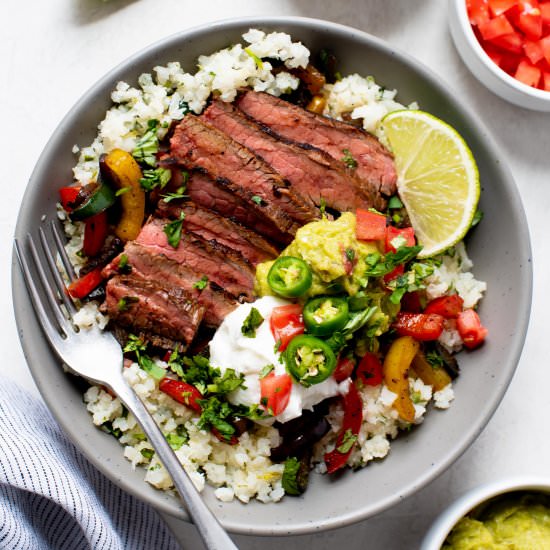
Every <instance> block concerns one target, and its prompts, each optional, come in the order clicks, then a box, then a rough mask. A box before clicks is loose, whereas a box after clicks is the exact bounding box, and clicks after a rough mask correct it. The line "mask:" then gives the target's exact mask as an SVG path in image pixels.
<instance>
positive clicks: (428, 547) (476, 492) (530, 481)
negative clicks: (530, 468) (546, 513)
mask: <svg viewBox="0 0 550 550" xmlns="http://www.w3.org/2000/svg"><path fill="white" fill-rule="evenodd" d="M516 491H528V492H540V493H544V494H548V495H550V477H542V476H522V477H515V478H511V479H510V478H508V479H502V480H500V481H494V482H491V483H488V484H485V485H480V486H478V487H474V488H473V489H470V490H469V491H468V492H467V493H465V494H464V495H462V496H461V497H460V498H459V499H458V500H456V501H454V502H453V504H451V505H450V506H449V507H448V508H446V509H445V510H444V511H443V512H442V513H441V514H440V515H439V516H438V517H437V519H436V520H435V522H434V523H433V524H432V526H431V527H430V530H429V531H428V532H427V533H426V535H425V537H424V539H423V541H422V545H421V547H420V550H440V549H441V546H442V545H443V543H444V542H445V539H446V538H447V535H448V534H449V533H450V532H451V530H452V528H453V527H454V526H455V525H456V524H457V523H458V521H459V520H460V519H461V518H463V517H464V516H465V515H466V514H467V513H468V512H470V511H471V510H473V509H474V508H475V507H476V506H478V505H480V504H482V503H484V502H486V501H488V500H490V499H492V498H494V497H497V496H499V495H504V494H506V493H511V492H516Z"/></svg>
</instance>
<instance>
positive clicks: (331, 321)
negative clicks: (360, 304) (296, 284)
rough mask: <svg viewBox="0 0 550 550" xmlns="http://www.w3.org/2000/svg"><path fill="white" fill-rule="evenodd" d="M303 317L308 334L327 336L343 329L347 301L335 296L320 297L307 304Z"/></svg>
mask: <svg viewBox="0 0 550 550" xmlns="http://www.w3.org/2000/svg"><path fill="white" fill-rule="evenodd" d="M303 316H304V323H305V325H306V328H307V331H308V332H309V333H310V334H314V335H315V336H328V335H329V334H332V333H334V332H336V331H338V330H340V329H341V328H343V327H344V326H345V325H346V323H347V322H348V320H349V306H348V301H347V300H346V299H344V298H338V297H336V296H320V297H318V298H314V299H313V300H310V301H309V302H307V304H306V305H305V307H304V313H303Z"/></svg>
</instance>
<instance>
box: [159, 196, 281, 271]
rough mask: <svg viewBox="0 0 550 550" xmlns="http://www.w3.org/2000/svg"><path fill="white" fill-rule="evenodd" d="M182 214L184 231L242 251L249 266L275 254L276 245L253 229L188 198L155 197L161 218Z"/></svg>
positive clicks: (272, 257) (176, 217)
mask: <svg viewBox="0 0 550 550" xmlns="http://www.w3.org/2000/svg"><path fill="white" fill-rule="evenodd" d="M182 213H183V214H184V221H183V227H184V231H191V232H192V233H194V234H195V235H200V236H201V237H202V238H203V239H206V240H207V241H216V242H218V243H221V244H222V245H224V246H227V247H228V248H231V249H232V250H236V251H237V252H239V253H240V254H242V255H243V256H244V257H245V258H246V259H247V260H248V261H249V262H250V263H251V264H252V265H253V266H256V265H258V264H259V263H261V262H265V261H267V260H273V259H274V258H276V257H277V256H278V255H279V252H278V251H277V249H276V248H275V247H274V246H273V245H272V244H270V243H269V242H268V241H266V240H265V239H264V238H263V237H260V235H258V234H257V233H255V232H254V231H252V230H251V229H248V228H246V227H244V226H242V225H240V224H238V223H235V222H233V221H231V220H228V219H226V218H222V217H220V216H219V215H218V214H216V213H215V212H212V211H211V210H206V209H204V208H201V207H200V206H197V205H196V204H194V203H193V202H191V201H186V202H180V203H179V204H174V203H172V202H170V203H167V202H165V201H162V200H161V201H159V203H158V205H157V214H158V215H159V216H160V217H161V218H171V219H180V217H181V214H182Z"/></svg>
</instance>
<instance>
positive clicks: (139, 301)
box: [102, 275, 204, 348]
mask: <svg viewBox="0 0 550 550" xmlns="http://www.w3.org/2000/svg"><path fill="white" fill-rule="evenodd" d="M102 309H103V310H104V311H105V312H106V313H107V314H108V315H109V317H110V320H111V321H113V322H115V323H116V324H118V325H121V326H123V327H126V328H129V329H131V330H132V331H135V332H143V333H145V334H151V335H153V340H154V342H155V344H156V345H158V344H159V342H162V341H164V340H163V339H167V340H166V341H165V344H164V345H162V347H166V344H168V341H170V343H172V342H177V343H179V344H180V346H183V347H184V348H187V346H188V345H189V344H190V343H191V341H192V340H193V338H194V337H195V334H196V332H197V330H198V328H199V324H200V322H201V321H202V318H203V315H204V306H202V305H200V304H198V303H197V302H196V301H194V300H193V299H192V298H191V296H190V295H189V294H188V293H187V292H185V291H184V290H183V289H181V288H179V287H177V286H174V285H171V284H169V283H167V282H166V281H161V280H157V281H152V280H146V279H142V278H141V277H136V276H135V275H116V276H115V277H112V278H111V279H109V281H108V282H107V287H106V298H105V302H104V303H103V305H102ZM154 336H159V337H160V338H157V339H156V340H155V338H154Z"/></svg>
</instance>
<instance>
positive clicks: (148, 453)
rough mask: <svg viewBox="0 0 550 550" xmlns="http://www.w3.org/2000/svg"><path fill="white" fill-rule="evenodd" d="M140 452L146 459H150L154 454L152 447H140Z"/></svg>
mask: <svg viewBox="0 0 550 550" xmlns="http://www.w3.org/2000/svg"><path fill="white" fill-rule="evenodd" d="M140 453H141V454H142V456H144V457H145V458H146V459H147V460H151V459H152V458H153V455H154V454H155V451H153V449H141V451H140Z"/></svg>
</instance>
